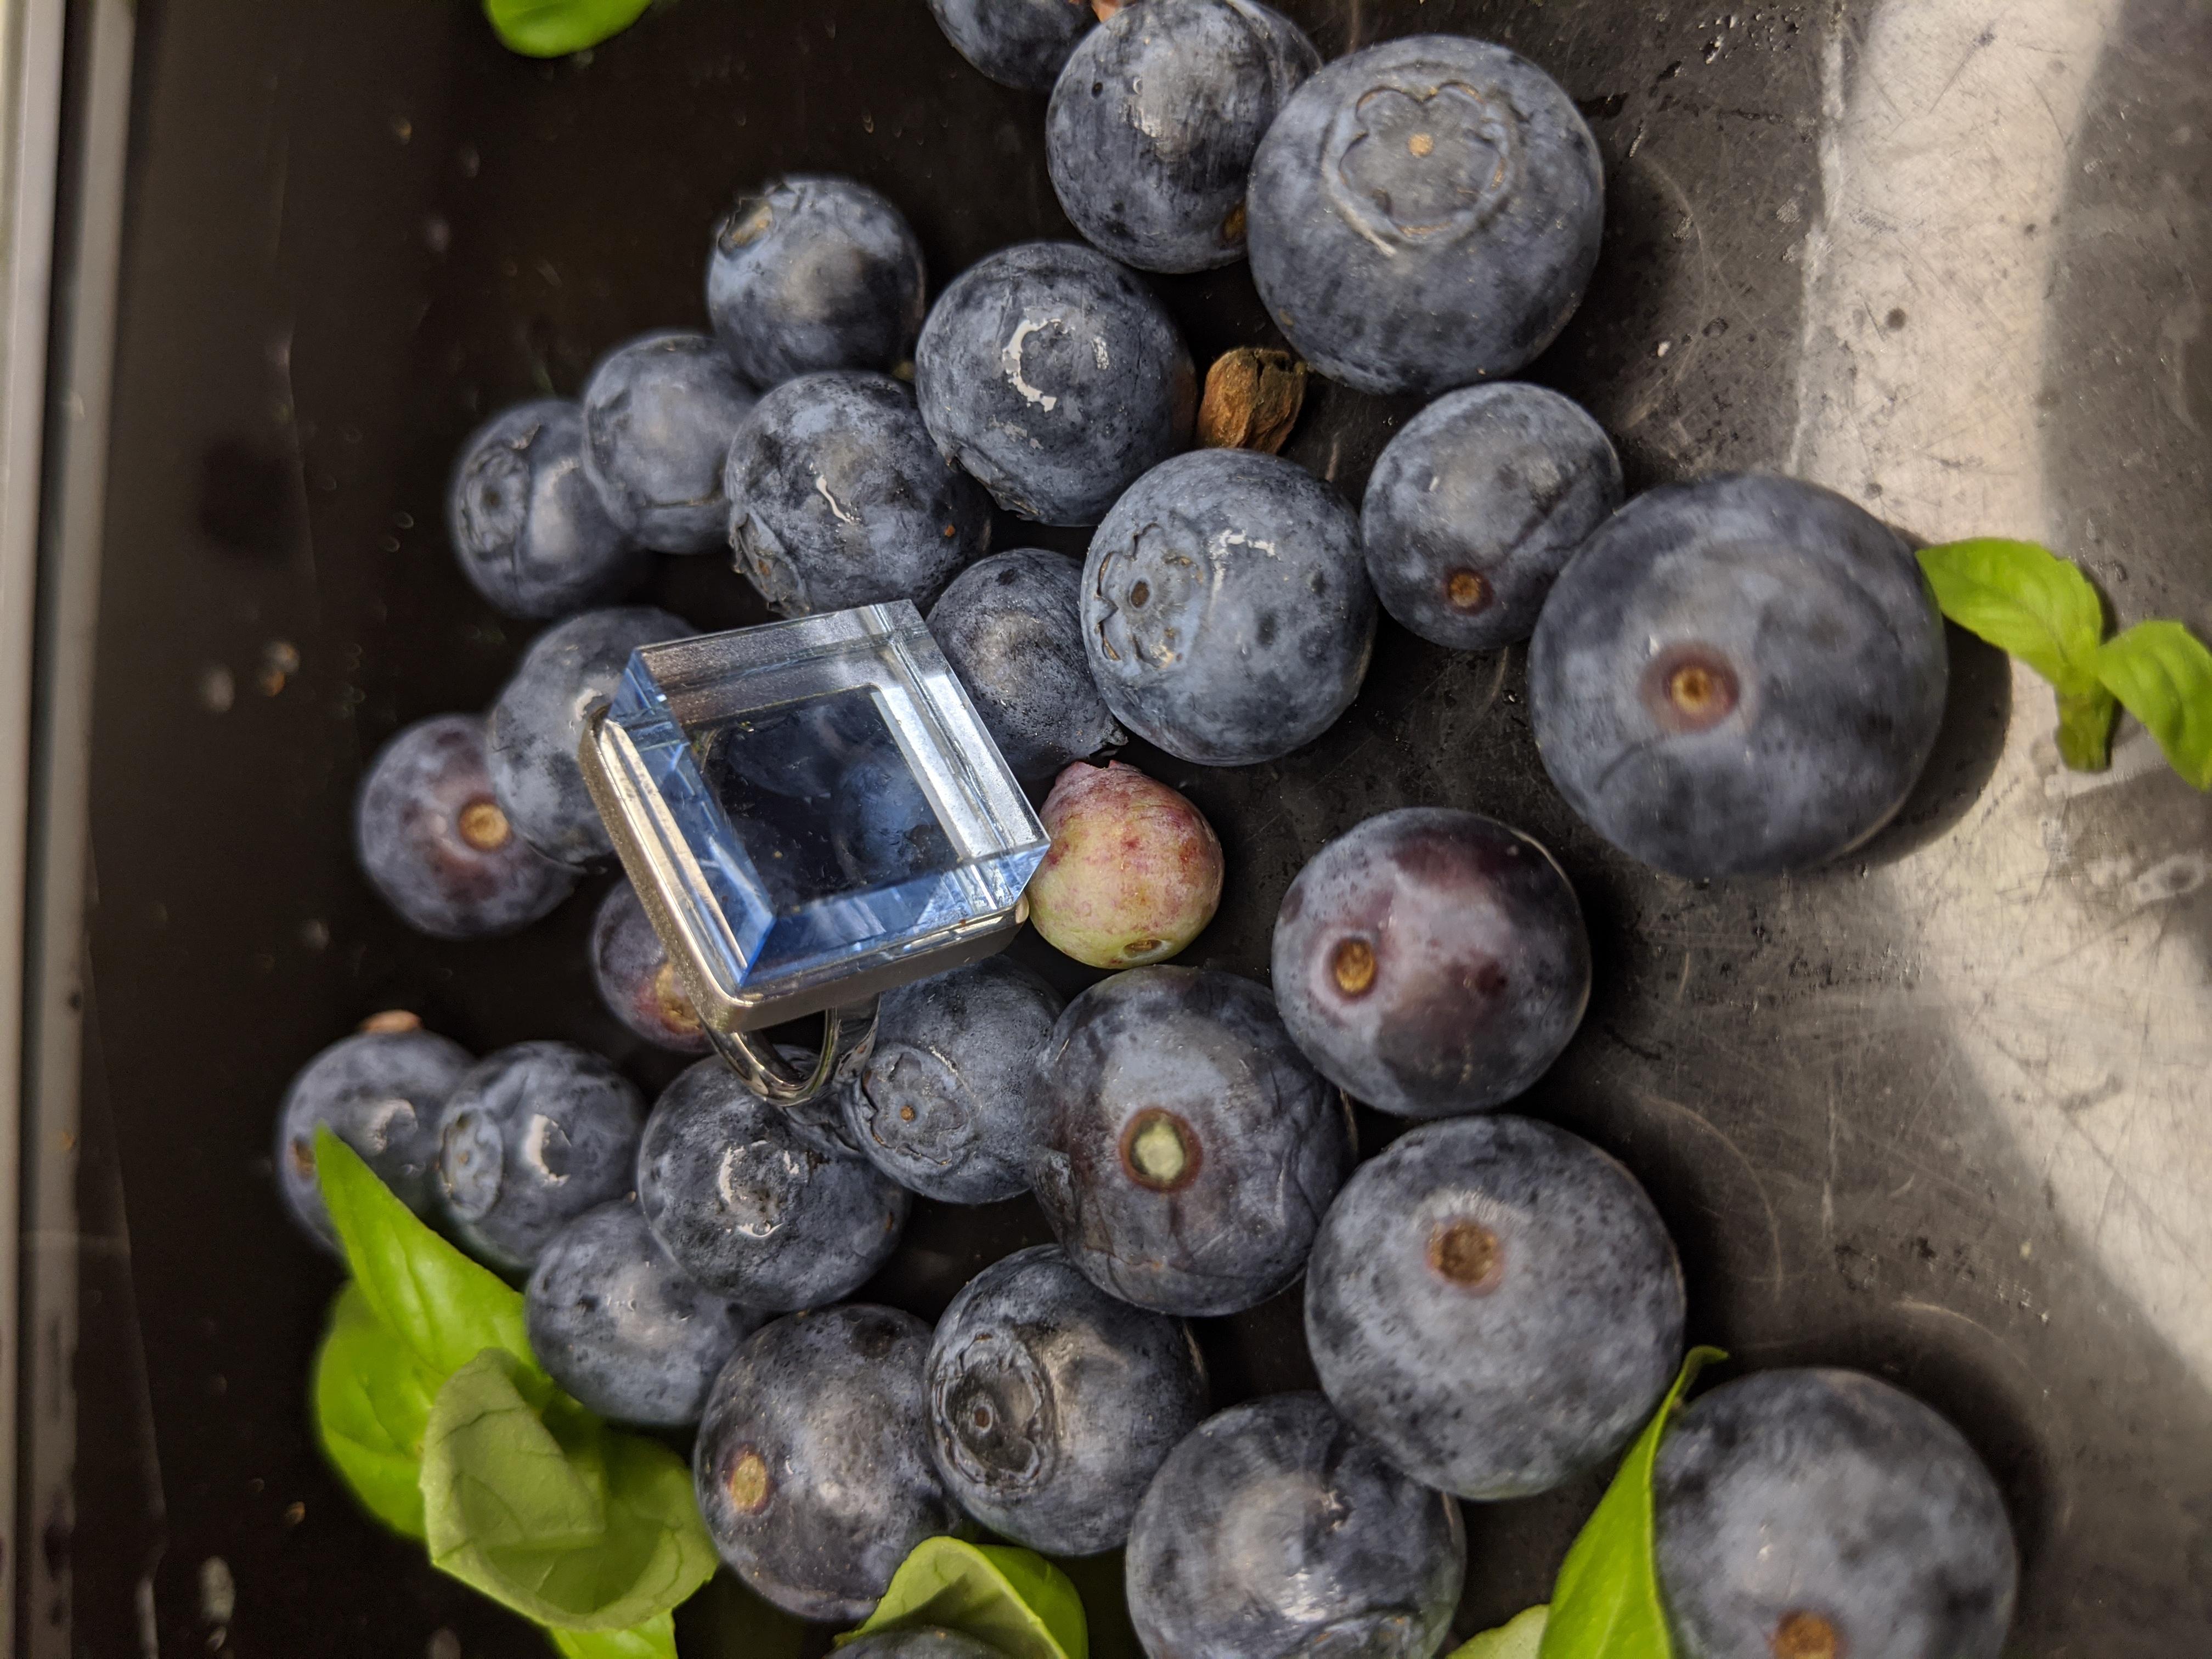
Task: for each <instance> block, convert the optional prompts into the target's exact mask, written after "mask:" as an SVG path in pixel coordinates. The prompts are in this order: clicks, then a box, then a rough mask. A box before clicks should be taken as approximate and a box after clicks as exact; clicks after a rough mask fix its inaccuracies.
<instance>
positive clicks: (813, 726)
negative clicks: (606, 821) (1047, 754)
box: [607, 600, 1048, 998]
mask: <svg viewBox="0 0 2212 1659" xmlns="http://www.w3.org/2000/svg"><path fill="white" fill-rule="evenodd" d="M607 719H608V720H609V721H610V722H611V723H612V724H614V725H616V726H619V727H620V728H621V729H622V731H623V733H624V734H625V735H626V736H627V737H628V738H629V743H630V744H631V746H632V747H633V748H634V749H635V752H636V755H637V757H638V759H639V762H640V763H641V766H642V769H643V771H644V773H645V775H646V776H647V778H648V779H649V780H650V781H651V785H652V787H653V790H654V791H656V792H657V793H658V796H659V808H660V809H661V810H659V811H656V813H655V814H654V817H655V819H656V821H657V823H659V826H660V836H661V839H662V841H663V843H664V846H665V848H666V850H668V851H669V852H670V853H671V855H673V861H674V862H675V863H676V864H677V866H678V867H679V868H680V869H681V870H683V871H684V879H683V881H682V883H681V885H682V887H683V890H682V891H681V892H679V893H678V894H674V895H670V897H671V899H672V900H673V901H674V902H678V903H681V904H683V905H684V906H685V907H686V908H687V909H688V911H689V913H690V920H691V921H692V922H693V923H694V925H695V927H696V933H697V934H698V936H699V937H701V938H702V939H704V940H705V941H706V943H707V946H708V958H709V965H710V967H711V968H712V969H713V970H714V974H715V976H716V978H717V979H718V980H720V981H722V983H723V987H724V988H725V989H726V991H727V992H728V993H729V994H731V995H732V996H736V995H738V994H741V993H742V994H744V995H746V996H747V997H748V998H753V997H763V996H774V995H776V994H780V989H779V987H783V986H787V985H799V984H813V983H818V982H820V981H822V980H823V979H824V978H825V977H833V976H834V975H836V973H837V972H838V971H839V970H840V969H841V968H844V969H852V968H857V967H860V966H863V965H868V964H872V963H876V962H878V961H881V960H884V959H888V958H893V957H897V956H898V955H899V954H900V953H901V952H902V951H909V950H913V949H915V948H917V947H919V946H921V945H925V944H926V943H927V941H929V940H931V939H934V938H936V937H938V936H940V935H943V934H945V933H946V932H947V931H948V930H951V929H956V928H957V927H961V926H962V925H963V924H967V923H971V922H976V921H982V920H984V919H986V918H988V917H991V916H993V915H999V914H1001V913H1003V912H1005V911H1006V910H1008V909H1010V908H1012V906H1013V905H1014V904H1015V902H1017V901H1018V899H1019V898H1020V896H1021V891H1022V889H1023V888H1024V886H1025V885H1026V884H1028V882H1029V878H1030V875H1031V873H1032V872H1035V870H1036V866H1037V865H1038V864H1039V863H1040V862H1042V860H1043V858H1044V854H1045V852H1046V850H1047V848H1048V841H1047V838H1046V836H1045V833H1044V826H1043V825H1042V824H1041V823H1039V822H1038V821H1037V817H1036V812H1035V811H1033V810H1032V809H1031V808H1030V804H1029V802H1028V800H1027V799H1026V798H1025V797H1024V795H1023V794H1022V792H1021V787H1020V786H1019V785H1018V783H1016V781H1014V778H1013V775H1012V773H1010V772H1009V771H1008V770H1007V769H1006V762H1005V760H1004V759H1003V758H1001V757H1000V754H999V751H998V748H997V746H996V745H995V744H993V743H992V741H991V738H990V737H989V734H988V733H987V732H985V731H984V729H983V726H982V723H981V720H978V719H977V718H976V715H975V708H974V707H973V706H972V705H971V704H970V703H969V700H968V695H967V692H966V691H965V690H963V688H962V686H961V684H960V682H959V680H958V679H957V678H956V677H955V676H954V674H953V672H952V671H951V665H949V664H947V663H946V662H945V657H944V654H943V653H941V652H940V651H939V649H938V647H937V642H936V641H934V640H933V639H932V638H931V637H930V636H929V632H928V630H927V629H926V628H924V627H923V625H922V622H921V615H920V613H919V612H917V611H915V608H914V606H913V605H910V604H908V603H907V602H906V601H904V600H900V601H897V602H896V603H893V604H890V605H865V606H862V607H861V608H860V609H859V610H855V611H838V612H836V613H835V614H833V615H829V616H823V617H799V618H797V619H795V620H793V621H790V622H779V623H767V624H765V625H763V626H762V627H758V628H748V629H738V630H736V631H735V632H732V633H728V634H716V635H703V636H701V637H699V638H696V639H689V640H676V641H670V642H668V643H666V644H663V645H653V646H647V647H644V648H642V649H641V650H639V651H637V652H635V653H633V654H632V655H631V658H630V660H629V668H628V669H627V671H625V672H624V674H623V679H622V683H621V684H620V686H619V687H618V688H617V690H616V693H615V696H614V697H613V699H612V701H611V703H610V705H609V708H608V710H607Z"/></svg>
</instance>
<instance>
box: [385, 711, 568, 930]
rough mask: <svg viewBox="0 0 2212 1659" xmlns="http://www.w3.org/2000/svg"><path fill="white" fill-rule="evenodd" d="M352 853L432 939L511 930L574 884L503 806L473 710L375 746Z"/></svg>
mask: <svg viewBox="0 0 2212 1659" xmlns="http://www.w3.org/2000/svg"><path fill="white" fill-rule="evenodd" d="M354 851H355V853H356V855H357V856H358V857H359V858H360V860H361V867H362V873H363V874H364V875H366V876H367V877H368V879H369V884H370V885H371V886H373V887H374V888H375V889H376V890H377V891H378V892H379V893H380V894H381V895H382V896H383V897H384V902H386V903H387V904H389V905H390V906H391V907H392V908H393V909H394V910H397V911H398V913H399V917H400V920H401V921H404V922H405V923H406V924H407V925H408V926H409V927H413V928H415V929H416V930H417V931H418V932H421V933H428V934H429V935H431V936H432V937H433V938H434V939H484V938H489V936H491V935H493V934H495V933H513V932H514V931H515V930H516V929H517V928H520V927H527V926H529V924H530V923H532V922H533V921H537V920H538V917H540V916H542V915H545V914H546V912H548V911H549V910H550V909H552V908H553V907H554V906H555V905H556V904H558V903H560V902H561V901H562V899H564V898H566V897H568V894H569V892H570V890H572V889H573V888H574V886H575V884H576V872H574V870H573V869H571V868H569V866H567V865H565V864H562V863H560V862H558V861H556V860H553V859H549V858H547V857H546V856H545V855H544V854H543V853H540V852H539V851H538V849H537V848H534V847H532V846H531V844H530V843H529V842H526V841H525V840H523V838H522V837H521V836H520V835H518V834H516V833H515V828H514V825H513V823H511V822H510V821H509V820H508V818H507V814H506V813H505V812H504V811H501V808H500V805H499V802H498V801H497V799H495V798H494V795H493V792H492V781H491V763H490V757H489V754H488V752H487V750H486V746H485V742H484V722H483V718H482V717H481V716H479V715H476V714H435V715H433V716H432V717H431V718H430V719H428V720H417V721H416V723H415V724H414V725H412V726H409V727H407V728H406V729H405V730H404V731H403V732H399V733H398V735H397V736H395V737H394V738H392V740H391V741H390V742H388V743H386V744H385V745H384V747H383V748H382V749H380V750H378V751H377V755H376V758H375V760H374V762H372V763H370V765H369V769H368V775H367V776H366V777H364V778H362V781H361V793H360V795H359V796H358V797H356V799H355V802H354Z"/></svg>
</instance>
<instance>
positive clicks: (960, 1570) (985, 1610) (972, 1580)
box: [837, 1538, 1091, 1659]
mask: <svg viewBox="0 0 2212 1659" xmlns="http://www.w3.org/2000/svg"><path fill="white" fill-rule="evenodd" d="M915 1625H937V1626H942V1627H943V1628H945V1629H946V1630H957V1631H958V1632H961V1633H962V1634H963V1635H967V1636H972V1637H974V1638H975V1639H976V1640H977V1641H979V1642H985V1643H988V1644H990V1645H991V1646H992V1647H994V1648H996V1649H997V1650H999V1651H1000V1653H1003V1654H1005V1655H1006V1656H1007V1659H1090V1654H1091V1635H1090V1631H1089V1627H1088V1626H1086V1625H1085V1622H1084V1618H1083V1600H1082V1598H1081V1597H1080V1596H1079V1595H1076V1593H1075V1586H1074V1585H1073V1584H1072V1583H1069V1582H1068V1577H1067V1575H1066V1573H1064V1572H1062V1571H1060V1569H1059V1568H1058V1567H1055V1566H1054V1565H1052V1563H1051V1562H1049V1561H1048V1560H1046V1559H1044V1557H1042V1555H1039V1554H1037V1553H1035V1552H1034V1551H1030V1550H1024V1549H1016V1548H1014V1547H1012V1546H1011V1545H1006V1544H969V1543H966V1542H963V1541H962V1540H960V1539H957V1538H925V1539H923V1540H922V1541H921V1543H919V1544H917V1545H915V1547H914V1551H913V1553H911V1554H909V1555H908V1557H907V1558H906V1559H905V1560H903V1561H902V1562H900V1563H899V1570H898V1571H896V1572H895V1573H893V1574H892V1575H891V1582H890V1589H886V1590H885V1591H884V1599H883V1600H882V1601H878V1602H877V1603H876V1610H875V1611H874V1612H873V1613H870V1614H869V1615H868V1620H867V1622H866V1624H864V1625H862V1626H860V1628H859V1629H858V1630H854V1631H848V1632H846V1633H845V1634H844V1635H842V1636H841V1637H839V1638H837V1643H838V1645H839V1646H841V1647H842V1646H843V1645H844V1644H846V1643H848V1642H849V1641H852V1640H853V1639H854V1638H855V1637H860V1636H872V1635H874V1634H875V1633H876V1632H878V1631H882V1630H902V1629H906V1628H908V1627H909V1626H915Z"/></svg>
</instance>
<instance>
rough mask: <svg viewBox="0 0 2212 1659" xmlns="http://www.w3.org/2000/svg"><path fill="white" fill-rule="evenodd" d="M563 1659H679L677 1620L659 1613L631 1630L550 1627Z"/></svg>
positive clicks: (631, 1627)
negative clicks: (555, 1628)
mask: <svg viewBox="0 0 2212 1659" xmlns="http://www.w3.org/2000/svg"><path fill="white" fill-rule="evenodd" d="M545 1633H546V1634H547V1635H548V1636H550V1637H551V1638H553V1645H554V1647H555V1648H556V1650H559V1652H560V1653H561V1654H562V1659H676V1620H675V1616H674V1615H673V1614H671V1613H655V1614H654V1615H653V1617H652V1618H650V1619H648V1620H646V1621H645V1622H644V1623H643V1624H641V1625H632V1626H630V1627H629V1629H628V1630H549V1631H547V1632H545Z"/></svg>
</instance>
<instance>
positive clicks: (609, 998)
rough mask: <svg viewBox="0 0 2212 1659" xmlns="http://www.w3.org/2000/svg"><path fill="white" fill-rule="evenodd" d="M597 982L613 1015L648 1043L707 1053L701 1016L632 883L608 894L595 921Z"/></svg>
mask: <svg viewBox="0 0 2212 1659" xmlns="http://www.w3.org/2000/svg"><path fill="white" fill-rule="evenodd" d="M592 983H593V984H594V985H596V986H598V987H599V1000H600V1001H602V1002H604V1003H605V1004H606V1006H607V1012H609V1013H611V1014H612V1015H613V1016H614V1017H615V1018H617V1019H618V1020H620V1021H621V1022H622V1023H623V1024H624V1025H626V1026H627V1027H629V1030H632V1031H634V1032H635V1033H636V1034H637V1035H638V1036H641V1037H643V1038H644V1039H645V1040H646V1041H647V1042H650V1043H652V1044H653V1045H654V1046H655V1047H656V1048H667V1049H670V1050H671V1051H673V1052H674V1053H677V1054H705V1053H706V1052H707V1048H708V1043H707V1034H706V1032H705V1030H703V1029H702V1027H701V1026H700V1024H699V1015H698V1011H697V1010H696V1009H695V1008H693V1007H692V1006H691V999H690V996H689V995H688V994H685V992H684V983H683V981H682V980H680V979H679V978H678V976H677V973H676V967H675V964H674V963H671V962H670V961H669V959H668V952H667V951H666V950H665V948H663V946H662V945H661V943H660V935H659V934H658V933H654V932H653V921H652V918H651V917H649V916H647V915H646V914H645V906H644V905H643V904H641V902H639V901H638V896H637V889H635V887H633V886H631V885H630V884H629V882H627V881H617V883H616V884H614V885H613V886H612V887H610V888H609V889H608V890H607V896H606V897H605V898H604V899H602V900H600V901H599V915H596V916H595V917H593V918H592Z"/></svg>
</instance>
